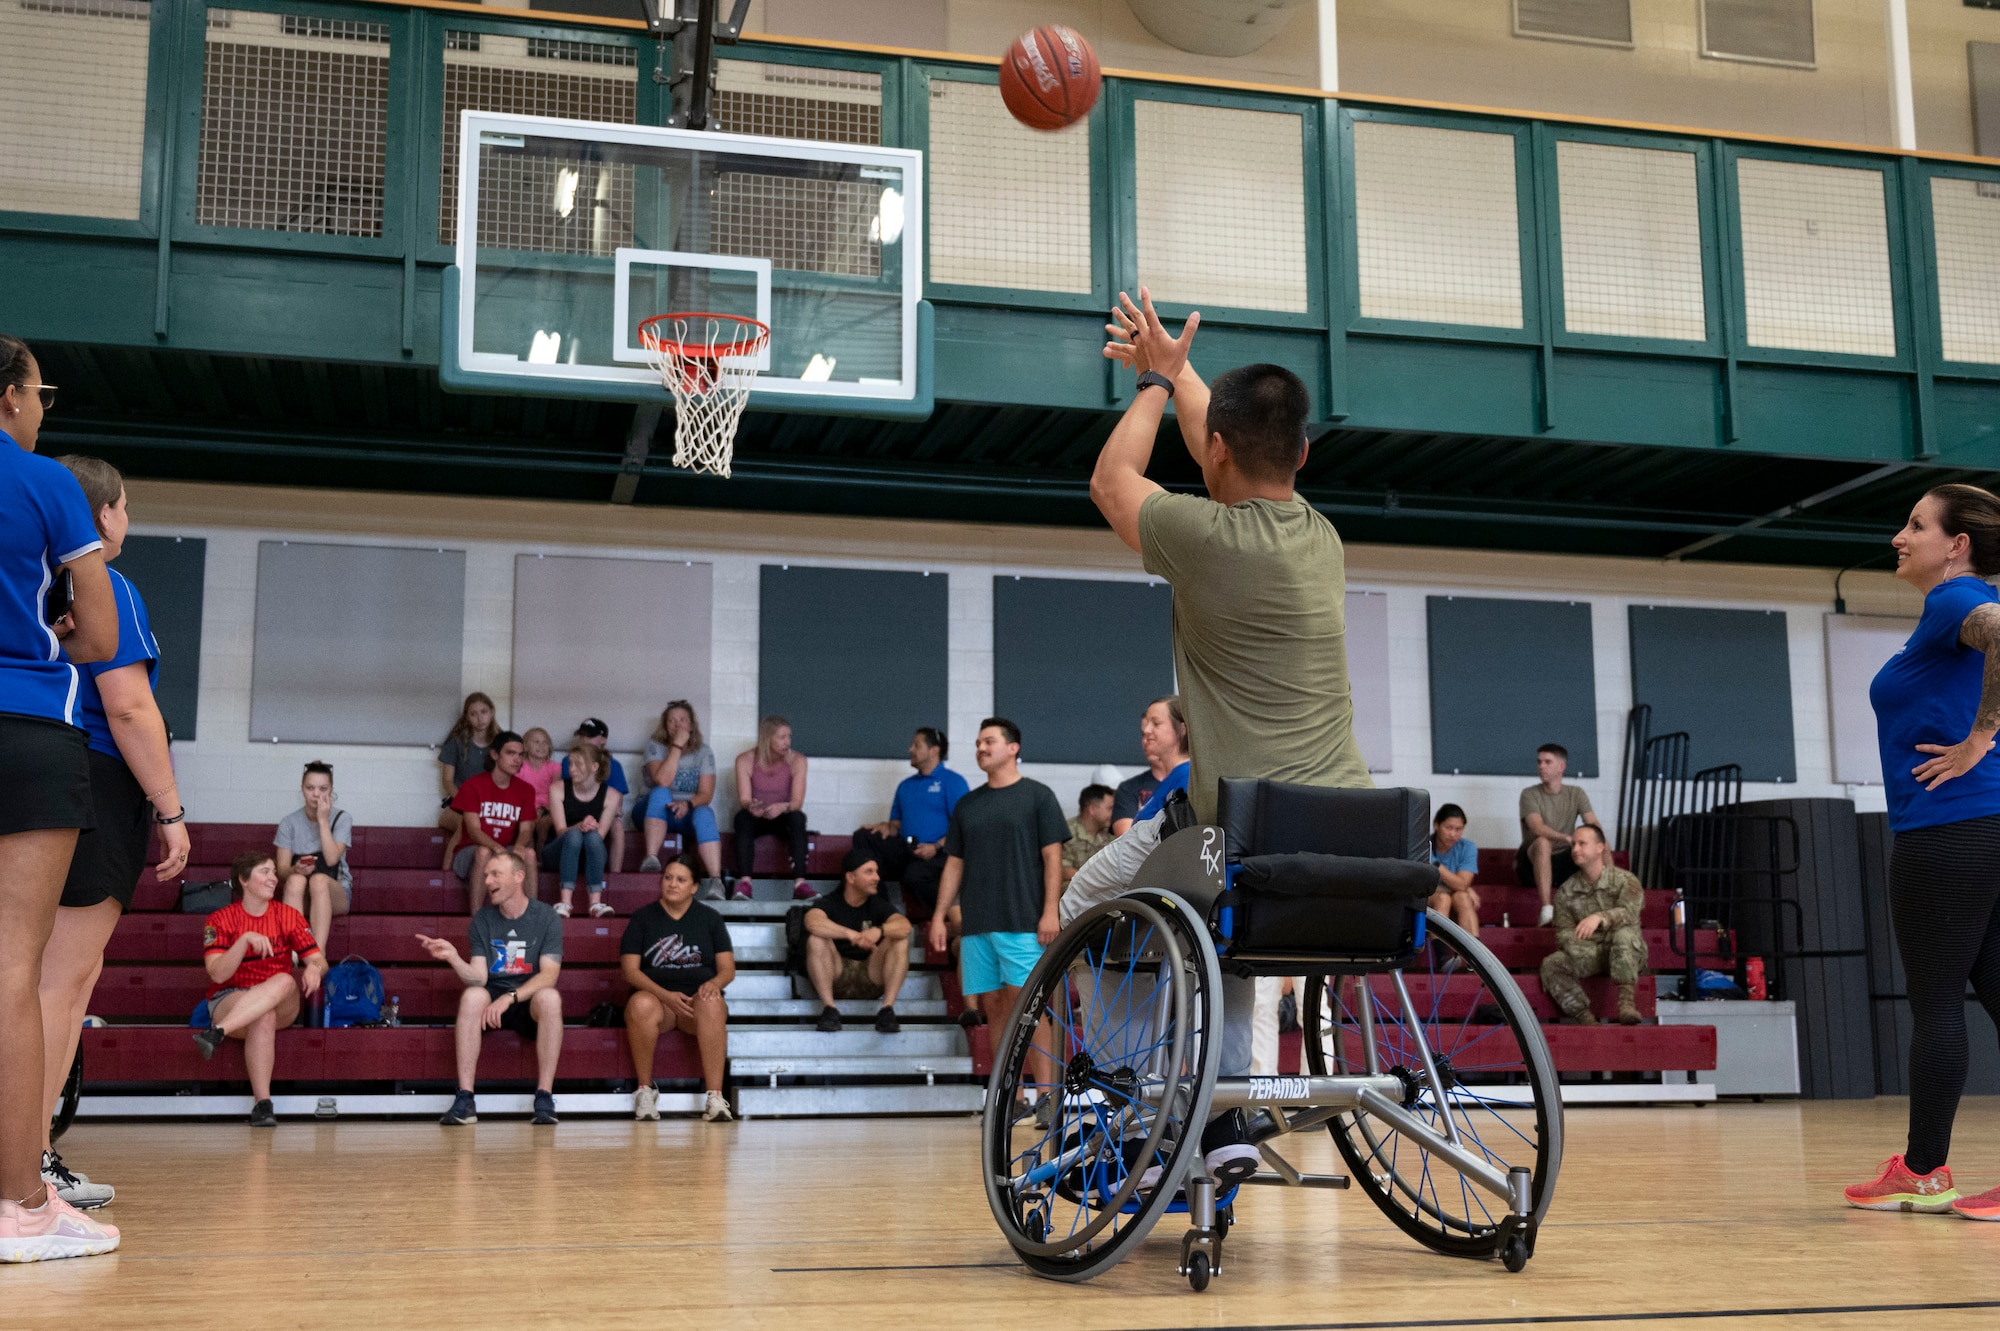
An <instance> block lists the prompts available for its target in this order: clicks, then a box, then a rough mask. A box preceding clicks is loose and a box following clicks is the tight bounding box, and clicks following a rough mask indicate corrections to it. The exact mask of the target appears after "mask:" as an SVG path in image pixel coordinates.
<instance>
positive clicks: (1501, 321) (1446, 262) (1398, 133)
mask: <svg viewBox="0 0 2000 1331" xmlns="http://www.w3.org/2000/svg"><path fill="white" fill-rule="evenodd" d="M1354 230H1355V247H1356V253H1357V256H1358V260H1359V263H1358V267H1359V269H1360V279H1361V313H1362V314H1363V315H1364V316H1366V317H1368V318H1371V319H1411V320H1416V321H1419V322H1422V323H1447V324H1477V325H1480V326H1483V327H1488V328H1519V327H1521V221H1520V211H1519V208H1518V206H1517V204H1516V202H1515V198H1514V138H1513V136H1512V135H1511V134H1483V133H1479V132H1476V131H1472V130H1462V129H1433V128H1431V127H1430V126H1427V125H1399V124H1393V123H1388V122H1384V121H1379V120H1357V121H1355V122H1354Z"/></svg>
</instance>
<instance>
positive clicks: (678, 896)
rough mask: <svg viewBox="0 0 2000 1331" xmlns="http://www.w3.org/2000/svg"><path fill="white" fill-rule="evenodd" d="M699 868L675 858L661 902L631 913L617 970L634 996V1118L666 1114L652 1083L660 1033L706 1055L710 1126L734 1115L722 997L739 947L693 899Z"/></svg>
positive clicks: (629, 1011) (705, 1107)
mask: <svg viewBox="0 0 2000 1331" xmlns="http://www.w3.org/2000/svg"><path fill="white" fill-rule="evenodd" d="M694 894H695V876H694V868H693V866H692V865H691V864H689V863H688V861H687V860H686V859H678V860H670V861H668V863H667V866H666V867H665V868H664V869H662V870H661V871H660V899H659V900H658V901H653V902H648V903H647V904H646V905H644V906H641V907H640V908H639V909H638V910H635V911H633V912H632V921H631V923H629V924H627V925H626V926H625V937H624V940H623V941H622V942H620V943H619V945H618V952H619V956H618V964H619V967H620V968H621V969H622V970H623V971H624V973H625V983H627V984H629V985H631V986H632V996H631V997H630V998H628V999H626V1000H625V1042H626V1044H627V1046H628V1047H630V1049H631V1051H632V1066H633V1068H635V1069H636V1070H637V1072H638V1074H639V1089H638V1090H637V1091H635V1092H634V1093H633V1095H632V1117H633V1118H638V1119H654V1118H658V1117H659V1116H660V1093H659V1090H658V1088H656V1087H655V1086H654V1085H653V1053H654V1051H655V1050H656V1049H657V1048H658V1047H659V1043H660V1032H661V1031H662V1030H682V1031H685V1032H687V1033H688V1034H689V1035H692V1036H693V1037H694V1038H695V1043H696V1045H698V1046H699V1047H700V1049H701V1078H702V1085H703V1086H704V1087H705V1088H706V1089H707V1092H708V1094H707V1096H706V1097H705V1099H704V1100H703V1103H702V1110H701V1116H702V1118H704V1119H705V1120H707V1121H708V1122H710V1123H717V1122H723V1123H726V1122H728V1121H729V1119H730V1118H731V1117H732V1115H731V1114H730V1112H729V1102H728V1101H727V1100H725V1099H723V1098H722V1070H723V1068H724V1066H725V1065H726V1064H727V1062H728V1060H729V1008H728V1006H727V1004H726V1003H725V1002H724V1000H723V995H722V991H723V990H725V989H727V988H728V987H729V982H730V981H731V980H733V979H735V978H736V949H735V947H734V946H733V945H732V944H731V943H730V941H729V927H728V926H727V925H726V924H724V923H723V922H722V916H720V915H719V914H717V913H716V911H715V909H714V908H713V907H712V906H705V905H703V904H702V903H701V902H699V901H696V900H695V899H694Z"/></svg>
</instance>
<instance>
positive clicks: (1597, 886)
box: [1542, 823, 1646, 1026]
mask: <svg viewBox="0 0 2000 1331" xmlns="http://www.w3.org/2000/svg"><path fill="white" fill-rule="evenodd" d="M1570 854H1571V855H1572V856H1574V857H1575V859H1576V872H1575V873H1573V874H1571V875H1570V876H1569V877H1568V878H1566V879H1564V880H1563V883H1562V886H1560V887H1558V888H1557V889H1556V899H1555V907H1556V916H1555V925H1556V950H1555V951H1554V952H1552V953H1550V954H1549V957H1548V959H1547V960H1546V961H1544V962H1542V992H1543V993H1545V994H1547V995H1548V996H1549V997H1550V998H1552V999H1554V1000H1555V1003H1556V1006H1558V1007H1560V1008H1561V1009H1562V1010H1563V1015H1564V1016H1566V1017H1568V1018H1569V1019H1570V1020H1571V1021H1573V1022H1575V1023H1576V1024H1577V1025H1579V1026H1595V1025H1596V1024H1597V1017H1596V1015H1595V1014H1593V1013H1592V1012H1591V1010H1590V998H1589V996H1588V995H1587V994H1585V993H1584V991H1583V985H1582V984H1580V983H1579V981H1580V980H1581V979H1582V978H1583V977H1584V976H1586V975H1603V974H1606V973H1607V972H1608V973H1609V974H1610V976H1611V978H1612V980H1613V981H1614V982H1615V983H1616V984H1617V985H1618V1020H1619V1021H1620V1022H1621V1023H1622V1024H1624V1025H1626V1026H1636V1025H1638V1024H1639V1020H1640V1018H1639V1004H1638V997H1637V987H1638V983H1639V975H1640V973H1641V972H1643V971H1644V970H1645V969H1646V936H1645V935H1644V934H1643V933H1641V932H1640V931H1639V912H1640V910H1641V908H1642V907H1643V906H1644V904H1645V900H1646V894H1645V891H1644V889H1643V888H1641V887H1640V886H1639V880H1638V879H1637V878H1635V877H1634V876H1633V875H1632V874H1630V873H1628V872H1627V871H1625V870H1624V869H1621V868H1619V867H1618V866H1617V865H1615V864H1612V863H1611V850H1610V848H1609V847H1608V846H1606V845H1605V844H1604V832H1603V831H1602V829H1600V828H1598V827H1597V826H1595V825H1594V824H1591V823H1584V824H1582V825H1581V826H1579V827H1578V828H1577V829H1576V832H1575V840H1574V842H1573V844H1572V845H1571V847H1570Z"/></svg>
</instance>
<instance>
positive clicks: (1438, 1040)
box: [981, 780, 1563, 1291]
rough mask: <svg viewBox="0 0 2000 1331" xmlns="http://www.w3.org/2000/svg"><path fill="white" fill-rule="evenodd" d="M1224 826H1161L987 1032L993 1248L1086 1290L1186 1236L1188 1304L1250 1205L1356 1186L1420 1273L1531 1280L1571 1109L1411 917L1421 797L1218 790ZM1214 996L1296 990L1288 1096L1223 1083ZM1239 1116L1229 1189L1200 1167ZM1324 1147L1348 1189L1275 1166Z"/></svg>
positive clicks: (1466, 961) (1252, 1083)
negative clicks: (1035, 1097)
mask: <svg viewBox="0 0 2000 1331" xmlns="http://www.w3.org/2000/svg"><path fill="white" fill-rule="evenodd" d="M1217 812H1218V816H1217V822H1218V824H1219V825H1217V826H1202V825H1193V824H1194V819H1193V815H1192V813H1191V812H1189V811H1187V809H1186V806H1185V804H1184V803H1183V804H1182V805H1181V806H1180V807H1179V808H1177V809H1176V808H1170V810H1169V814H1168V823H1167V826H1168V827H1172V826H1174V825H1175V824H1179V825H1178V826H1177V827H1176V828H1175V830H1172V831H1171V832H1170V833H1167V827H1163V829H1162V830H1163V833H1167V834H1165V835H1163V839H1162V840H1161V843H1160V845H1159V848H1158V849H1157V850H1155V851H1154V852H1153V853H1152V855H1151V856H1150V857H1148V858H1147V860H1146V861H1145V863H1144V865H1143V866H1142V867H1141V869H1140V871H1139V874H1138V876H1137V878H1136V879H1135V880H1134V882H1133V884H1132V886H1131V888H1130V889H1129V890H1128V891H1127V892H1126V893H1125V894H1124V895H1123V896H1120V897H1118V898H1116V899H1114V900H1110V901H1106V902H1102V903H1099V904H1096V905H1092V906H1090V907H1088V908H1086V909H1085V910H1084V911H1083V912H1082V913H1081V914H1080V915H1078V916H1077V918H1076V919H1075V920H1073V921H1072V922H1071V923H1070V924H1069V925H1068V926H1067V927H1066V928H1064V929H1063V931H1062V932H1061V934H1059V935H1058V936H1057V938H1056V940H1055V942H1054V943H1053V944H1051V945H1050V947H1049V948H1048V950H1047V951H1046V952H1045V953H1044V954H1043V956H1042V958H1041V960H1040V962H1039V963H1037V965H1036V966H1035V969H1034V971H1033V973H1032V974H1031V975H1030V976H1029V979H1028V982H1027V984H1026V985H1025V986H1024V988H1023V989H1022V993H1021V1000H1020V1003H1019V1005H1018V1006H1017V1007H1016V1009H1015V1010H1014V1012H1013V1013H1012V1014H1011V1016H1010V1017H1009V1019H1008V1020H1007V1022H1006V1024H1005V1025H1004V1026H1001V1025H995V1026H994V1027H993V1028H992V1029H993V1036H994V1068H993V1075H992V1080H991V1082H990V1083H989V1087H988V1093H987V1097H986V1108H985V1113H984V1121H983V1124H982V1133H981V1151H982V1165H983V1167H984V1173H985V1180H986V1195H987V1200H988V1202H989V1203H990V1204H991V1206H992V1209H993V1215H994V1218H995V1220H996V1221H998V1223H999V1225H1000V1229H1001V1232H1002V1233H1003V1234H1005V1235H1006V1237H1007V1241H1008V1242H1009V1243H1010V1244H1011V1245H1013V1248H1014V1250H1015V1252H1016V1253H1018V1254H1019V1256H1020V1258H1021V1261H1022V1262H1023V1263H1024V1264H1026V1265H1027V1267H1028V1268H1029V1269H1030V1270H1032V1271H1033V1272H1035V1273H1036V1274H1037V1275H1041V1276H1045V1277H1048V1278H1050V1279H1053V1280H1065V1281H1083V1280H1088V1279H1090V1278H1092V1277H1093V1276H1096V1275H1098V1274H1099V1273H1101V1272H1103V1271H1106V1270H1108V1269H1110V1268H1111V1267H1112V1266H1113V1265H1115V1264H1116V1263H1117V1262H1119V1261H1120V1260H1122V1259H1123V1258H1124V1256H1125V1255H1126V1254H1127V1253H1129V1252H1131V1251H1132V1250H1133V1249H1134V1248H1135V1247H1136V1246H1137V1245H1138V1244H1139V1243H1141V1242H1143V1241H1144V1239H1145V1238H1146V1236H1147V1234H1148V1233H1149V1232H1150V1231H1151V1230H1152V1228H1153V1226H1154V1225H1155V1224H1156V1223H1158V1221H1159V1220H1160V1218H1161V1217H1162V1216H1164V1215H1168V1214H1175V1213H1185V1214H1187V1215H1188V1217H1189V1224H1190V1227H1189V1229H1188V1230H1187V1232H1186V1234H1185V1235H1184V1236H1183V1238H1182V1240H1181V1261H1180V1274H1182V1275H1184V1276H1185V1277H1187V1280H1188V1283H1189V1284H1190V1285H1191V1286H1192V1287H1193V1288H1194V1289H1195V1290H1197V1291H1199V1290H1202V1289H1205V1288H1207V1286H1208V1282H1209V1279H1210V1278H1211V1277H1212V1276H1214V1275H1216V1274H1219V1273H1220V1272H1221V1270H1222V1250H1223V1239H1224V1237H1225V1236H1226V1235H1227V1234H1228V1232H1229V1230H1230V1228H1231V1226H1233V1225H1234V1224H1235V1219H1236V1216H1235V1210H1236V1202H1237V1200H1238V1198H1237V1193H1238V1192H1239V1191H1240V1190H1241V1189H1242V1187H1244V1186H1248V1185H1270V1186H1290V1187H1307V1188H1332V1189H1344V1188H1347V1187H1349V1186H1350V1185H1355V1186H1358V1187H1359V1188H1360V1190H1361V1191H1362V1192H1365V1193H1367V1194H1368V1196H1369V1198H1370V1199H1371V1200H1373V1201H1374V1203H1375V1204H1376V1205H1377V1206H1379V1207H1380V1208H1381V1209H1382V1210H1383V1211H1384V1212H1385V1213H1386V1214H1387V1215H1388V1216H1389V1218H1390V1219H1391V1220H1393V1221H1394V1222H1395V1223H1396V1225H1397V1226H1398V1227H1399V1228H1400V1229H1402V1230H1403V1231H1404V1232H1405V1233H1407V1234H1409V1235H1410V1236H1411V1237H1412V1238H1414V1239H1416V1240H1417V1241H1418V1242H1419V1243H1422V1244H1424V1245H1425V1246H1426V1247H1429V1248H1432V1249H1434V1250H1436V1251H1438V1252H1441V1253H1445V1254H1448V1255H1451V1256H1457V1257H1476V1258H1492V1257H1496V1256H1497V1257H1498V1258H1500V1260H1501V1261H1502V1262H1503V1263H1504V1264H1505V1265H1506V1267H1507V1269H1508V1270H1510V1271H1519V1270H1521V1269H1522V1267H1524V1266H1525V1265H1526V1264H1527V1262H1528V1259H1529V1258H1530V1257H1531V1256H1533V1254H1534V1250H1535V1233H1536V1228H1537V1226H1538V1225H1539V1224H1540V1223H1541V1220H1542V1217H1543V1216H1544V1215H1545V1214H1547V1212H1548V1208H1549V1202H1550V1200H1551V1199H1552V1198H1553V1196H1554V1193H1555V1184H1556V1174H1557V1172H1558V1170H1559V1168H1560V1167H1561V1164H1562V1142H1563V1111H1562V1097H1561V1093H1560V1091H1559V1089H1558V1086H1557V1083H1556V1074H1555V1068H1554V1065H1553V1063H1552V1062H1551V1060H1550V1058H1549V1050H1548V1043H1547V1041H1546V1040H1544V1039H1543V1037H1542V1031H1541V1026H1540V1024H1539V1022H1538V1021H1537V1020H1536V1017H1535V1014H1534V1012H1533V1010H1532V1009H1531V1008H1530V1007H1529V1006H1528V1003H1527V1000H1526V999H1525V998H1524V997H1523V996H1522V994H1521V991H1520V988H1519V987H1518V986H1517V985H1516V984H1515V983H1514V981H1513V978H1512V977H1511V976H1509V975H1508V973H1507V971H1506V970H1505V969H1504V968H1503V967H1502V966H1501V965H1500V964H1499V962H1498V961H1497V960H1495V958H1494V956H1493V954H1492V953H1490V952H1488V951H1487V950H1486V949H1485V948H1484V947H1482V946H1480V944H1479V943H1478V941H1477V940H1476V939H1474V938H1473V937H1472V936H1471V935H1469V934H1467V933H1465V932H1464V931H1463V930H1462V929H1460V928H1459V927H1458V926H1456V925H1455V924H1453V923H1452V922H1451V921H1449V920H1447V919H1445V918H1444V917H1443V916H1441V915H1439V914H1437V913H1435V912H1431V911H1428V910H1427V909H1426V902H1427V900H1428V898H1429V896H1430V894H1431V893H1432V892H1433V891H1435V890H1436V886H1437V875H1436V871H1435V870H1434V869H1433V868H1432V867H1431V865H1430V861H1429V856H1428V853H1427V851H1428V843H1427V838H1428V835H1429V832H1430V795H1429V793H1428V792H1426V791H1421V790H1332V789H1326V788H1321V787H1311V786H1299V785H1289V784H1284V783H1280V782H1274V781H1261V780H1225V781H1223V782H1221V784H1220V798H1219V802H1218V811H1217ZM1225 974H1227V975H1231V976H1234V977H1251V976H1259V975H1303V976H1305V977H1306V986H1305V989H1304V992H1303V993H1302V994H1301V995H1300V1000H1299V1021H1300V1025H1301V1027H1302V1028H1303V1067H1302V1068H1301V1074H1302V1075H1299V1076H1289V1077H1287V1076H1252V1077H1227V1078H1225V1077H1222V1076H1221V1075H1220V1068H1221V1062H1222V1054H1223V1044H1224V1040H1225V1034H1224V1022H1223V1015H1224V1014H1223V991H1224V979H1223V977H1224V976H1225ZM1235 988H1236V990H1237V992H1236V993H1235V995H1234V996H1233V998H1232V1001H1236V1002H1242V1001H1247V993H1246V992H1245V991H1246V990H1247V989H1248V986H1247V985H1244V984H1238V985H1236V986H1235ZM1240 1027H1241V1023H1239V1033H1238V1038H1239V1039H1241V1038H1243V1037H1242V1034H1241V1030H1240ZM1246 1052H1247V1051H1244V1050H1239V1051H1238V1052H1237V1057H1238V1059H1239V1060H1241V1059H1244V1058H1245V1057H1246ZM1024 1090H1033V1091H1036V1092H1038V1093H1039V1097H1040V1099H1039V1102H1038V1105H1037V1106H1036V1107H1035V1108H1030V1107H1028V1106H1027V1105H1026V1103H1025V1097H1023V1095H1022V1092H1023V1091H1024ZM1231 1112H1235V1113H1238V1114H1240V1115H1241V1118H1240V1119H1237V1120H1235V1121H1234V1126H1235V1132H1234V1134H1233V1135H1234V1136H1235V1137H1236V1138H1237V1140H1238V1141H1247V1142H1248V1143H1250V1144H1253V1145H1254V1146H1255V1147H1256V1149H1257V1151H1258V1153H1259V1154H1260V1156H1261V1158H1262V1162H1263V1164H1264V1166H1265V1168H1263V1169H1261V1170H1258V1171H1256V1172H1254V1173H1251V1174H1250V1175H1249V1177H1248V1178H1247V1179H1240V1180H1238V1181H1236V1182H1234V1183H1231V1182H1230V1181H1229V1180H1228V1178H1227V1177H1225V1178H1224V1179H1222V1180H1218V1178H1216V1177H1215V1176H1214V1175H1212V1174H1211V1173H1210V1171H1209V1169H1208V1167H1207V1164H1206V1161H1205V1159H1204V1154H1203V1152H1204V1149H1205V1148H1204V1146H1203V1136H1204V1130H1205V1129H1206V1128H1208V1125H1209V1124H1210V1122H1211V1119H1212V1118H1215V1117H1216V1116H1218V1115H1224V1114H1229V1113H1231ZM1322 1126H1324V1127H1325V1128H1326V1129H1327V1131H1328V1132H1330V1133H1331V1134H1332V1136H1333V1141H1334V1145H1335V1147H1336V1149H1337V1150H1338V1152H1339V1155H1340V1158H1341V1160H1342V1161H1343V1162H1344V1164H1345V1166H1346V1168H1347V1169H1348V1171H1349V1175H1337V1174H1304V1173H1301V1172H1300V1171H1299V1170H1297V1169H1296V1168H1294V1167H1293V1166H1292V1165H1291V1163H1290V1162H1289V1161H1287V1160H1286V1159H1285V1158H1284V1157H1283V1156H1282V1155H1280V1154H1279V1153H1278V1151H1277V1149H1276V1145H1275V1143H1276V1142H1277V1140H1278V1139H1279V1138H1281V1137H1284V1136H1285V1135H1287V1134H1289V1133H1295V1132H1303V1131H1307V1130H1309V1129H1313V1128H1318V1127H1322ZM1217 1172H1222V1171H1217Z"/></svg>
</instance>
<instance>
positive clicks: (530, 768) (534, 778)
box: [521, 726, 562, 864]
mask: <svg viewBox="0 0 2000 1331" xmlns="http://www.w3.org/2000/svg"><path fill="white" fill-rule="evenodd" d="M521 747H522V748H523V749H525V750H526V751H527V757H526V758H525V759H524V760H523V761H522V763H521V779H522V780H523V781H525V782H527V783H528V784H529V785H531V786H533V787H534V788H535V822H534V825H533V826H532V827H530V828H529V829H528V844H527V847H526V849H527V851H528V863H530V864H533V863H535V862H536V860H537V858H538V857H539V856H540V855H541V853H542V846H543V844H544V843H545V842H546V841H547V840H548V839H549V828H550V827H551V825H552V820H551V819H550V817H549V785H550V783H551V782H554V781H556V780H557V779H559V778H560V777H561V776H562V764H561V763H560V762H558V761H557V760H556V756H555V752H556V742H555V740H553V739H551V738H550V737H549V732H548V731H546V730H544V729H542V728H541V727H540V726H535V727H533V728H531V729H528V730H524V731H522V732H521Z"/></svg>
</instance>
